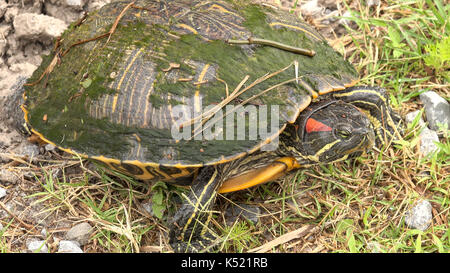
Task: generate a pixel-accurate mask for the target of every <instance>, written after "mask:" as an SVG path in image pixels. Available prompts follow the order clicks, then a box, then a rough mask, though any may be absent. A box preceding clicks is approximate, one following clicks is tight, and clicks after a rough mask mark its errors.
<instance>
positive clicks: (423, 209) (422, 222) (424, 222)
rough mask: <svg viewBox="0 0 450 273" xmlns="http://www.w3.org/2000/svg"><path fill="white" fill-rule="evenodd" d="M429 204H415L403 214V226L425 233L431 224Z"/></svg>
mask: <svg viewBox="0 0 450 273" xmlns="http://www.w3.org/2000/svg"><path fill="white" fill-rule="evenodd" d="M431 219H432V213H431V204H430V202H428V201H427V200H422V201H420V202H419V203H417V204H416V205H415V206H414V207H413V208H412V209H411V210H409V211H407V212H406V214H405V224H406V225H407V226H408V227H410V228H415V229H419V230H422V231H425V230H426V229H427V228H428V227H429V226H430V224H431Z"/></svg>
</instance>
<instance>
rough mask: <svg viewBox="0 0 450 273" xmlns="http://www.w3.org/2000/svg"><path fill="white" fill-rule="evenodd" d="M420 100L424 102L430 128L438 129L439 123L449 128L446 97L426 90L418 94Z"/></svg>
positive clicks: (449, 109)
mask: <svg viewBox="0 0 450 273" xmlns="http://www.w3.org/2000/svg"><path fill="white" fill-rule="evenodd" d="M420 100H421V101H422V102H423V104H424V107H425V114H426V117H427V121H428V124H429V127H430V129H432V130H435V131H437V130H439V125H438V124H439V123H440V124H442V125H444V126H445V125H447V129H450V104H449V103H448V102H447V100H446V99H444V98H443V97H441V96H439V95H438V94H437V93H436V92H434V91H428V92H424V93H422V94H420Z"/></svg>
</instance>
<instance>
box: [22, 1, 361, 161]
mask: <svg viewBox="0 0 450 273" xmlns="http://www.w3.org/2000/svg"><path fill="white" fill-rule="evenodd" d="M230 2H232V3H233V4H234V5H236V10H239V12H240V13H241V15H242V16H243V17H244V18H245V21H244V23H243V26H244V27H246V28H247V29H248V31H249V32H251V33H253V36H254V37H258V38H263V39H269V40H273V41H278V42H282V43H285V44H288V45H292V46H297V47H302V48H309V49H313V50H315V51H316V52H317V55H316V56H315V57H314V58H310V57H306V56H301V55H298V54H294V53H291V52H287V51H283V50H280V49H277V48H273V47H270V46H259V45H251V46H239V45H231V44H228V43H226V42H225V41H209V42H206V41H205V40H204V39H202V38H201V37H199V36H198V35H195V34H187V35H183V34H181V33H175V34H176V35H177V36H179V37H180V38H179V39H176V38H173V36H171V35H168V31H171V30H170V29H171V26H170V23H168V24H167V25H164V24H163V25H158V24H152V23H151V21H152V18H150V17H149V18H145V17H141V18H140V19H136V18H129V17H127V18H124V19H122V20H121V24H119V26H118V27H117V29H116V31H115V33H114V35H112V36H111V38H110V40H109V42H108V43H106V40H107V39H106V38H104V39H99V40H97V41H93V42H89V43H86V44H83V45H80V46H75V47H73V48H72V49H71V50H70V52H69V53H68V54H67V55H65V56H64V57H63V58H62V60H61V64H59V65H58V66H56V67H55V69H54V71H52V73H51V74H50V75H49V77H48V80H46V81H44V80H43V81H41V83H39V84H37V85H35V86H30V87H27V88H26V94H27V97H28V99H27V105H28V106H27V108H28V109H29V110H30V123H31V125H32V126H33V127H34V128H35V129H36V130H38V131H39V132H41V133H43V134H44V135H45V136H46V137H47V138H48V139H50V140H52V141H53V142H55V143H56V144H57V145H61V146H62V147H66V148H67V147H70V148H72V149H74V150H76V151H79V152H83V153H86V154H90V155H105V156H107V157H112V158H118V159H128V158H130V157H133V156H137V155H132V154H133V151H134V150H133V149H134V146H133V145H136V144H133V143H135V138H134V137H133V135H134V134H137V135H139V138H140V139H141V142H140V145H142V147H141V148H142V150H143V151H145V152H144V155H143V156H144V157H145V158H144V159H142V158H141V159H140V160H145V161H153V162H155V161H158V160H163V159H164V154H165V153H167V151H168V150H167V149H168V148H170V149H173V150H174V156H178V157H179V158H180V160H185V161H186V162H192V163H199V162H210V161H211V160H215V159H217V158H218V157H219V156H221V155H225V156H231V155H233V154H238V153H241V152H243V151H246V150H249V149H251V148H252V147H254V146H255V145H257V144H258V142H259V141H260V140H255V141H248V140H247V141H190V142H186V141H182V142H180V143H178V145H174V143H173V139H172V137H171V132H170V131H169V130H160V129H156V128H152V129H151V130H149V129H145V128H139V127H134V126H126V125H122V124H117V123H114V122H111V121H110V119H106V118H104V119H96V118H94V117H92V116H90V115H89V113H88V111H87V110H86V109H87V108H86V105H89V104H90V103H91V102H92V101H95V100H97V99H98V98H100V97H101V96H103V95H106V94H114V93H116V92H117V91H116V90H115V89H114V88H110V87H109V86H111V84H113V83H114V78H113V77H111V73H115V72H118V71H122V70H123V69H124V67H126V66H127V64H128V63H129V60H128V58H129V56H130V52H135V51H136V50H139V49H144V50H143V51H142V55H141V57H142V62H143V63H145V64H146V65H149V64H151V65H153V67H152V68H153V69H154V70H155V71H156V73H157V74H156V75H152V77H153V76H154V77H155V80H154V82H153V87H154V91H153V93H152V94H151V95H150V96H149V100H150V102H151V103H152V106H153V107H156V108H158V107H161V106H163V105H165V104H167V103H169V104H171V105H175V104H179V103H181V102H180V101H178V100H177V99H175V98H178V97H185V98H191V97H193V96H194V94H195V92H196V91H200V93H201V94H202V95H203V106H207V105H210V104H214V103H219V102H220V101H222V100H223V99H224V97H225V96H226V94H225V85H224V84H223V82H220V81H217V80H211V81H209V82H207V83H204V84H200V85H196V84H194V81H176V79H173V78H169V77H167V74H166V73H165V72H163V69H165V68H167V67H168V65H169V64H170V63H178V64H180V67H179V68H178V69H177V73H178V78H181V77H183V78H187V77H192V76H195V75H198V73H199V71H198V69H199V67H195V66H193V65H192V63H190V62H189V61H194V62H195V63H196V64H211V65H213V66H214V68H215V69H216V70H215V71H216V74H217V77H218V78H220V79H222V80H224V81H225V82H226V83H227V85H228V87H229V92H232V91H233V90H234V89H235V88H236V86H237V85H238V84H239V83H240V82H241V81H242V79H243V78H244V77H245V76H246V75H249V80H248V81H247V82H246V83H245V85H244V87H245V86H248V85H249V84H250V83H252V82H253V81H255V80H257V79H258V78H260V77H262V76H263V75H266V74H267V73H271V72H275V71H277V70H280V69H281V68H284V67H286V66H288V65H289V64H291V63H292V62H293V61H294V60H297V61H298V62H299V64H300V66H299V74H300V75H307V74H315V73H316V74H317V73H320V74H332V75H336V76H339V74H340V73H342V71H346V72H348V73H350V74H352V73H353V74H354V70H353V68H351V66H350V65H349V64H348V63H347V62H345V61H344V60H342V58H341V56H339V54H338V53H336V52H334V51H333V50H332V49H331V48H330V47H329V46H328V45H326V44H325V43H324V42H316V41H313V40H312V39H310V38H309V37H308V36H307V35H305V34H304V33H302V32H295V31H292V30H288V29H282V28H281V29H277V30H276V31H273V29H271V27H270V26H268V25H267V23H266V21H267V20H268V18H267V15H266V14H267V13H268V12H269V11H268V10H265V8H261V7H259V6H252V5H248V4H244V3H241V2H238V1H230ZM117 10H121V9H120V8H118V9H117ZM114 20H115V17H114V16H112V17H111V18H102V17H101V16H100V15H97V14H96V13H94V14H93V15H92V16H90V17H89V18H88V20H87V21H86V22H85V23H84V24H82V25H80V26H78V27H77V28H72V29H71V30H69V31H66V32H65V33H64V35H63V42H62V45H61V48H62V49H63V50H64V49H66V48H68V47H69V45H71V44H73V43H74V42H76V41H79V40H84V39H86V38H90V37H95V36H97V35H99V34H101V33H104V32H105V31H107V30H108V29H110V28H111V26H112V24H113V22H114ZM173 23H175V22H173ZM136 33H138V34H139V35H136ZM52 59H53V56H48V57H45V58H44V61H43V64H42V65H41V67H40V68H39V69H38V70H37V71H36V72H35V73H34V74H33V76H32V77H31V79H30V82H31V81H34V80H37V79H38V78H39V77H40V75H41V74H42V72H43V71H44V70H45V68H46V67H47V66H48V64H49V63H50V62H51V61H52ZM146 76H147V77H148V76H149V75H146ZM293 77H294V69H293V68H292V69H288V70H286V71H285V72H283V73H280V74H278V75H276V76H274V77H272V78H270V79H268V80H266V81H264V82H262V83H260V84H258V85H257V86H255V87H254V88H251V89H249V90H248V91H247V92H246V93H244V94H242V96H240V97H239V101H233V102H231V103H232V104H237V103H239V102H240V101H242V100H245V99H247V98H249V97H251V96H253V95H256V94H258V93H260V92H261V91H262V90H265V89H266V88H268V87H270V86H273V85H275V84H277V83H280V82H283V81H286V80H288V79H292V78H293ZM87 79H89V80H90V84H86V80H87ZM45 82H46V83H47V86H45V85H44V83H45ZM83 83H84V85H83ZM311 84H313V83H311ZM287 86H289V87H290V88H291V89H292V90H294V91H295V92H298V94H303V93H301V87H300V86H298V85H295V84H294V83H292V84H289V85H287ZM285 88H286V87H284V89H282V88H280V90H273V91H271V92H268V93H267V94H264V95H262V96H261V97H260V98H259V103H262V104H267V105H280V106H283V105H285V104H286V100H287V99H288V97H286V91H285V90H286V89H285ZM283 90H284V91H283ZM167 94H170V95H172V96H170V97H171V99H170V100H169V101H166V100H167V99H166V98H168V96H167ZM280 109H283V108H280ZM44 116H47V120H46V121H44V118H43V117H44ZM248 123H249V121H248V120H247V127H248ZM269 123H270V121H269ZM105 140H107V141H105ZM133 141H134V142H133ZM113 144H114V145H113ZM201 150H203V151H204V152H203V153H200V152H199V151H201ZM183 162H184V161H183Z"/></svg>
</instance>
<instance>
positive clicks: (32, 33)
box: [13, 13, 67, 40]
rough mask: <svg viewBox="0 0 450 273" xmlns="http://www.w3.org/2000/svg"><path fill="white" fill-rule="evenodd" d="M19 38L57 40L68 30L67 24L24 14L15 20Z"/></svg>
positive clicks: (31, 14) (53, 19)
mask: <svg viewBox="0 0 450 273" xmlns="http://www.w3.org/2000/svg"><path fill="white" fill-rule="evenodd" d="M13 25H14V29H15V33H16V36H17V38H26V39H40V38H44V39H45V40H48V38H56V37H58V36H60V35H61V34H62V33H63V31H64V30H65V29H66V28H67V24H66V23H65V22H64V21H62V20H60V19H57V18H54V17H50V16H47V15H42V14H35V13H22V14H19V15H17V16H16V17H15V18H14V23H13Z"/></svg>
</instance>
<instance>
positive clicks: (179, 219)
mask: <svg viewBox="0 0 450 273" xmlns="http://www.w3.org/2000/svg"><path fill="white" fill-rule="evenodd" d="M221 183H222V179H221V174H220V171H219V170H218V167H217V166H208V167H204V168H203V169H202V170H201V171H200V174H199V175H198V177H197V178H196V179H195V181H194V183H193V184H192V186H191V191H190V193H189V195H188V196H185V201H184V203H183V204H182V205H181V208H180V209H179V210H178V211H177V213H176V214H175V215H174V217H173V218H172V221H171V225H172V226H171V229H170V232H169V238H170V240H169V242H170V245H171V246H172V248H173V249H174V251H175V252H201V251H203V250H205V249H206V248H208V247H210V246H212V245H213V244H214V242H215V241H216V239H217V238H216V237H215V236H214V235H212V233H211V232H210V231H209V229H208V224H209V222H210V220H211V216H212V211H211V207H212V205H213V204H214V202H215V199H216V196H217V190H218V188H219V187H220V185H221Z"/></svg>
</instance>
